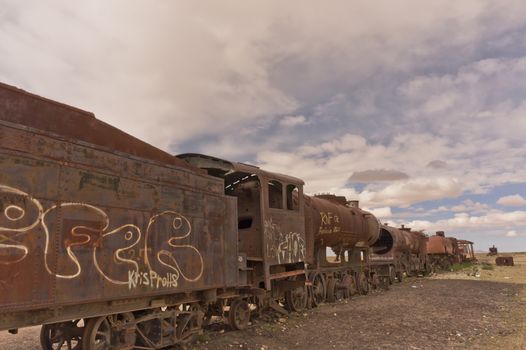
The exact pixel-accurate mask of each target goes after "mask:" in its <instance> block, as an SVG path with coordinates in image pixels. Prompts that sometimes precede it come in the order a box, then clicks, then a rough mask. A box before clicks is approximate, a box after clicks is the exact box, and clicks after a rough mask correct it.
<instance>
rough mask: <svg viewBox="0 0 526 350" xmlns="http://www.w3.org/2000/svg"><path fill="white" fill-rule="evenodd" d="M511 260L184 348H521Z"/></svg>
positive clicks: (523, 318)
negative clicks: (508, 263) (502, 264)
mask: <svg viewBox="0 0 526 350" xmlns="http://www.w3.org/2000/svg"><path fill="white" fill-rule="evenodd" d="M513 256H514V259H515V263H516V266H514V267H497V266H492V268H493V269H492V270H489V269H487V268H488V267H485V269H483V268H482V267H483V266H482V265H478V266H476V267H469V268H467V269H464V270H461V271H457V272H448V273H441V274H437V275H434V276H432V277H430V278H417V279H406V280H405V281H404V282H402V283H400V284H395V285H393V286H392V288H391V290H389V291H387V292H383V291H382V292H373V293H372V294H370V295H368V296H358V297H353V298H352V299H350V300H346V301H340V302H337V303H334V304H325V305H322V306H321V307H318V308H315V309H311V310H307V311H306V312H304V313H300V314H292V315H289V316H286V317H283V316H280V317H272V318H270V317H265V318H264V319H259V320H258V319H256V320H254V321H253V323H252V325H251V326H250V327H249V328H248V329H247V330H245V331H236V332H234V331H230V330H228V327H223V326H220V325H216V326H215V327H213V329H211V330H207V331H206V332H205V333H204V334H203V335H201V336H199V337H198V339H197V341H196V342H194V343H193V344H191V345H190V346H188V348H189V349H198V350H204V349H207V350H219V349H235V348H237V349H257V350H266V349H269V350H270V349H526V253H523V254H514V255H513ZM479 260H481V261H483V262H491V263H493V264H494V262H495V260H494V257H491V258H488V257H486V256H485V255H480V256H479ZM0 349H2V350H4V349H5V350H37V349H40V347H39V345H38V328H28V329H23V330H20V334H18V335H17V336H13V335H9V334H7V333H5V332H2V333H0Z"/></svg>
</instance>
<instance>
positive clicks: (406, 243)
mask: <svg viewBox="0 0 526 350" xmlns="http://www.w3.org/2000/svg"><path fill="white" fill-rule="evenodd" d="M370 259H371V262H372V264H373V265H375V269H377V270H379V271H381V274H382V275H386V276H391V275H392V274H393V272H392V271H391V270H389V269H386V268H381V266H383V265H390V266H391V269H394V273H395V275H398V276H400V275H401V274H402V273H403V272H405V273H406V274H407V275H416V274H420V273H424V272H425V271H426V269H427V236H426V235H425V234H424V233H422V232H419V231H412V230H411V229H410V228H407V227H404V226H403V225H402V227H401V228H395V227H391V226H388V225H382V228H381V232H380V237H379V239H378V240H377V241H376V242H375V243H374V244H373V245H372V254H371V257H370Z"/></svg>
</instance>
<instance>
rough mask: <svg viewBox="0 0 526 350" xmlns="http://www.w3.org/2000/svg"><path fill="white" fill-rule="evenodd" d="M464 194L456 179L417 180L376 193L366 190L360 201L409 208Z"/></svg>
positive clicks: (394, 185)
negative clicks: (412, 205) (421, 203)
mask: <svg viewBox="0 0 526 350" xmlns="http://www.w3.org/2000/svg"><path fill="white" fill-rule="evenodd" d="M462 192H463V190H462V186H461V184H460V183H459V181H458V180H457V179H454V178H416V179H410V180H407V181H402V182H397V183H393V184H391V185H388V186H387V187H385V188H382V189H380V190H378V191H374V192H373V191H369V190H365V191H363V192H362V193H361V194H360V200H362V198H363V199H365V201H366V202H367V203H374V204H386V205H391V206H393V205H396V206H401V207H407V206H409V205H411V204H413V203H418V202H422V201H429V200H436V199H442V198H454V197H458V196H460V195H461V194H462Z"/></svg>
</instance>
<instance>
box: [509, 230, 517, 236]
mask: <svg viewBox="0 0 526 350" xmlns="http://www.w3.org/2000/svg"><path fill="white" fill-rule="evenodd" d="M506 237H517V231H515V230H511V231H508V232H506Z"/></svg>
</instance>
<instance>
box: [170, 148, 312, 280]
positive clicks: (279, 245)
mask: <svg viewBox="0 0 526 350" xmlns="http://www.w3.org/2000/svg"><path fill="white" fill-rule="evenodd" d="M178 157H179V158H181V159H184V160H185V161H187V162H188V163H190V164H192V165H193V166H196V167H199V168H201V169H204V170H206V171H207V172H208V174H209V175H212V176H217V177H220V178H223V179H224V186H225V194H227V195H230V196H234V197H236V198H237V209H238V213H237V215H238V255H239V259H238V260H239V262H240V263H241V262H243V261H246V265H243V264H241V265H243V266H241V265H240V275H241V276H244V277H246V281H247V285H250V286H254V287H257V288H261V289H266V290H271V289H272V290H274V289H275V288H276V286H277V285H279V284H280V281H281V282H282V281H283V280H287V281H291V280H297V281H298V282H299V281H304V279H305V264H304V262H305V254H306V246H305V213H304V200H305V199H304V196H303V185H304V182H303V181H302V180H300V179H298V178H295V177H291V176H286V175H281V174H276V173H271V172H267V171H264V170H262V169H260V168H258V167H256V166H253V165H248V164H244V163H235V162H230V161H226V160H222V159H219V158H215V157H211V156H206V155H201V154H182V155H179V156H178ZM241 279H243V277H242V278H241ZM281 284H283V283H281ZM289 285H290V283H289ZM277 289H278V290H279V289H280V288H279V286H278V288H277ZM285 289H286V287H285Z"/></svg>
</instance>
